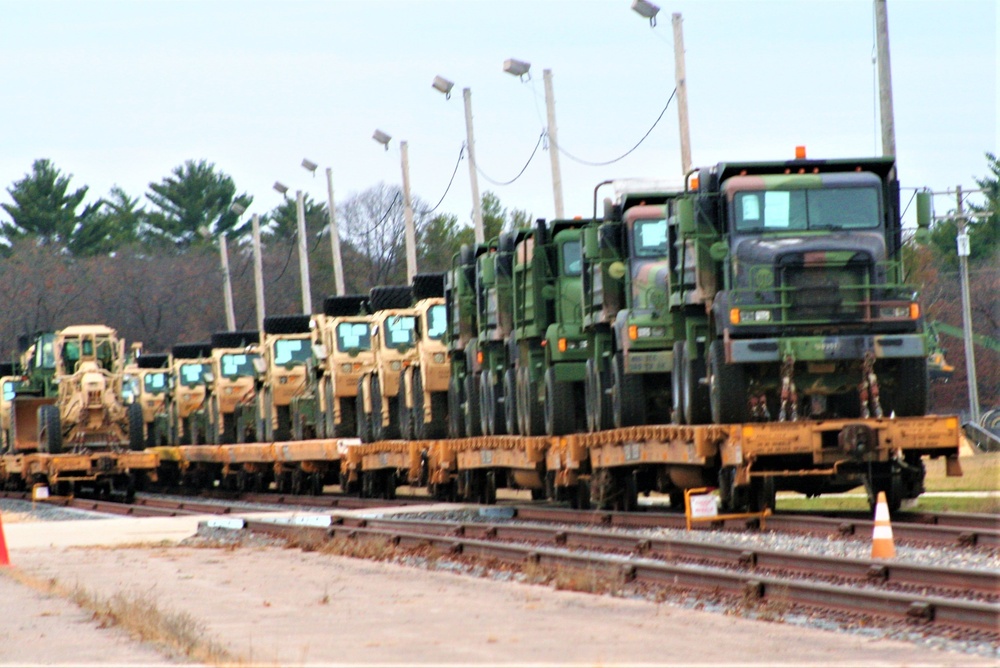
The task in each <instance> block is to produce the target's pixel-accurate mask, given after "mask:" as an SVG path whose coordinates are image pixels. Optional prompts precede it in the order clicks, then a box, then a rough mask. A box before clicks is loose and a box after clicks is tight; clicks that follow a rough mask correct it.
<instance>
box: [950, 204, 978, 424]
mask: <svg viewBox="0 0 1000 668" xmlns="http://www.w3.org/2000/svg"><path fill="white" fill-rule="evenodd" d="M955 196H956V198H957V200H958V236H957V237H956V238H955V242H956V244H957V245H958V270H959V273H960V276H961V283H962V330H963V332H962V333H963V339H964V341H965V373H966V375H967V376H968V382H969V420H970V421H971V422H973V423H974V424H979V387H978V385H977V383H976V353H975V350H974V349H973V345H972V305H971V304H970V299H969V235H968V234H966V232H965V223H966V220H965V212H964V210H963V206H962V186H958V187H957V188H956V190H955Z"/></svg>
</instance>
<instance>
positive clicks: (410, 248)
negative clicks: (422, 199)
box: [372, 130, 417, 283]
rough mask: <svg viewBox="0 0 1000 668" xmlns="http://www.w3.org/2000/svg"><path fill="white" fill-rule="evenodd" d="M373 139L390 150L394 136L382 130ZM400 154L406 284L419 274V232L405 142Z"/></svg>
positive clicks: (377, 131) (402, 144)
mask: <svg viewBox="0 0 1000 668" xmlns="http://www.w3.org/2000/svg"><path fill="white" fill-rule="evenodd" d="M372 139H374V140H375V141H377V142H378V143H379V144H382V145H383V146H385V150H387V151H388V150H389V142H390V141H391V140H392V136H391V135H388V134H386V133H384V132H382V131H381V130H375V132H374V134H372ZM399 152H400V156H401V162H402V168H403V221H404V223H405V233H406V239H405V241H406V282H407V283H413V277H414V276H415V275H416V274H417V232H416V228H415V227H414V224H413V200H412V199H411V198H410V152H409V145H408V144H407V142H405V141H401V142H399Z"/></svg>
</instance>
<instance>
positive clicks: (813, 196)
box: [733, 188, 880, 232]
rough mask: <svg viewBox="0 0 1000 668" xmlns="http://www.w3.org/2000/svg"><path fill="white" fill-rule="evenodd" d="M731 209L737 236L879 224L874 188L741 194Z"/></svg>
mask: <svg viewBox="0 0 1000 668" xmlns="http://www.w3.org/2000/svg"><path fill="white" fill-rule="evenodd" d="M733 206H734V208H735V214H736V230H737V231H738V232H782V231H798V230H862V229H872V228H876V227H878V226H879V220H880V216H879V200H878V192H877V191H876V190H875V189H874V188H824V189H802V190H765V191H741V192H737V193H736V197H735V199H734V201H733Z"/></svg>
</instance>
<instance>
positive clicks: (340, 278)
mask: <svg viewBox="0 0 1000 668" xmlns="http://www.w3.org/2000/svg"><path fill="white" fill-rule="evenodd" d="M326 202H327V204H326V205H327V206H328V207H329V210H330V251H331V253H332V254H333V282H334V288H335V289H336V290H337V294H338V295H343V294H344V263H343V261H342V260H343V258H341V256H340V232H338V231H337V221H336V218H335V214H334V209H333V168H332V167H327V168H326Z"/></svg>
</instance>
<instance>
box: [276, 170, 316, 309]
mask: <svg viewBox="0 0 1000 668" xmlns="http://www.w3.org/2000/svg"><path fill="white" fill-rule="evenodd" d="M272 187H273V188H274V189H275V190H277V191H278V192H279V193H281V194H282V195H285V196H286V197H287V193H288V186H286V185H285V184H284V183H282V182H281V181H275V182H274V186H272ZM295 213H296V218H297V222H298V228H297V229H298V234H297V236H298V238H299V243H298V246H299V278H300V282H301V286H302V313H304V314H305V315H312V287H311V286H310V285H309V246H308V244H307V243H306V212H305V202H304V201H303V199H302V191H301V190H296V191H295Z"/></svg>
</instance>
